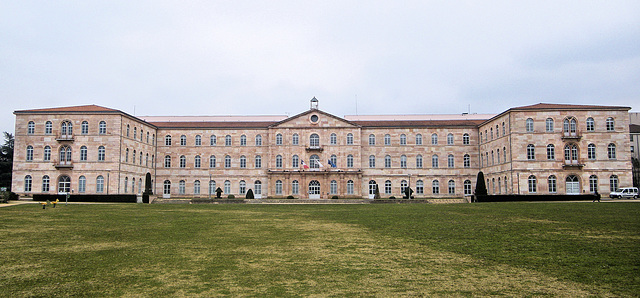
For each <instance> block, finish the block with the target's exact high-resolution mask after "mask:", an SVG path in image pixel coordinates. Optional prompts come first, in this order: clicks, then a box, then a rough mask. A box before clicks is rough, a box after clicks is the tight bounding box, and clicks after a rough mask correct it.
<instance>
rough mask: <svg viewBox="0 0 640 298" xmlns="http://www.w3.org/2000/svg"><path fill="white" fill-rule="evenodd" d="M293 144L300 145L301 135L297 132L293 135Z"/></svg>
mask: <svg viewBox="0 0 640 298" xmlns="http://www.w3.org/2000/svg"><path fill="white" fill-rule="evenodd" d="M291 144H292V145H299V144H300V136H299V135H298V134H297V133H294V134H293V137H292V138H291Z"/></svg>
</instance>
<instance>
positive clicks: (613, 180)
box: [609, 175, 618, 192]
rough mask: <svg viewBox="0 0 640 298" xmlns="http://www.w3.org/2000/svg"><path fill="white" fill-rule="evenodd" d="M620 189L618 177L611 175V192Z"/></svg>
mask: <svg viewBox="0 0 640 298" xmlns="http://www.w3.org/2000/svg"><path fill="white" fill-rule="evenodd" d="M617 189H618V176H616V175H611V176H610V177H609V192H613V191H616V190H617Z"/></svg>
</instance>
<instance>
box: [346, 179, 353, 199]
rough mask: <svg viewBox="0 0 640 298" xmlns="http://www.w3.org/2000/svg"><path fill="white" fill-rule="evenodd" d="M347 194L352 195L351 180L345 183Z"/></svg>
mask: <svg viewBox="0 0 640 298" xmlns="http://www.w3.org/2000/svg"><path fill="white" fill-rule="evenodd" d="M347 194H348V195H352V194H353V180H349V181H347Z"/></svg>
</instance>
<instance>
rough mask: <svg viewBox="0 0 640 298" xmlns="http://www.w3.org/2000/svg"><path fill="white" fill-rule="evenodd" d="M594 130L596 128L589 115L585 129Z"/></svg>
mask: <svg viewBox="0 0 640 298" xmlns="http://www.w3.org/2000/svg"><path fill="white" fill-rule="evenodd" d="M595 130H596V124H595V121H593V118H591V117H589V118H587V131H595Z"/></svg>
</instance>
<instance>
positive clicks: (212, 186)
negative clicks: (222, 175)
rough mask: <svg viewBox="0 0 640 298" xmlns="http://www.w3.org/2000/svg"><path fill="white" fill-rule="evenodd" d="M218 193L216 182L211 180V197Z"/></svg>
mask: <svg viewBox="0 0 640 298" xmlns="http://www.w3.org/2000/svg"><path fill="white" fill-rule="evenodd" d="M215 192H216V181H215V180H209V195H212V194H214V193H215Z"/></svg>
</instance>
